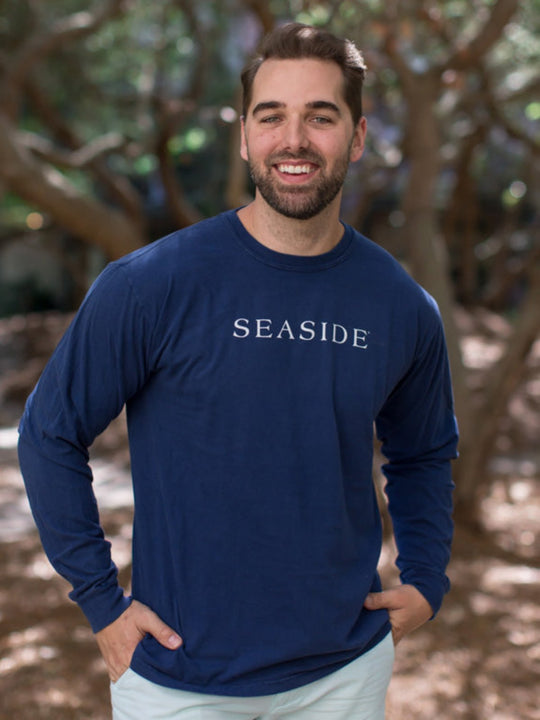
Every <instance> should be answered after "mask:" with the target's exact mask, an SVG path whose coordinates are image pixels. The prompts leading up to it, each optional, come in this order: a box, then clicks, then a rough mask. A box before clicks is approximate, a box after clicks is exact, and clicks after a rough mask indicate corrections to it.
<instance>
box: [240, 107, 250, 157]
mask: <svg viewBox="0 0 540 720" xmlns="http://www.w3.org/2000/svg"><path fill="white" fill-rule="evenodd" d="M240 156H241V158H242V160H246V161H247V159H248V152H247V142H246V118H245V117H244V116H243V115H241V116H240Z"/></svg>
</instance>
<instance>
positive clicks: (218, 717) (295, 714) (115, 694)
mask: <svg viewBox="0 0 540 720" xmlns="http://www.w3.org/2000/svg"><path fill="white" fill-rule="evenodd" d="M393 663H394V644H393V641H392V634H391V633H389V634H388V635H387V636H386V637H385V638H384V640H382V641H381V642H380V643H379V644H378V645H376V646H375V647H374V648H372V649H371V650H369V651H368V652H367V653H365V654H364V655H361V656H360V657H359V658H357V659H356V660H353V661H352V662H350V663H349V664H348V665H345V667H343V668H341V669H340V670H337V671H336V672H334V673H331V674H330V675H327V676H325V677H323V678H321V679H320V680H316V681H315V682H312V683H309V684H308V685H303V686H302V687H299V688H295V689H294V690H288V691H287V692H282V693H277V694H276V695H265V696H263V697H226V696H221V695H205V694H202V693H194V692H187V691H185V690H174V689H171V688H166V687H162V686H161V685H156V684H155V683H152V682H150V681H149V680H145V679H144V678H142V677H141V676H140V675H137V673H135V672H133V670H127V671H126V672H125V673H124V674H123V675H122V676H121V677H120V679H119V680H118V682H116V683H112V684H111V699H112V707H113V720H176V718H179V719H180V720H275V719H277V718H288V720H315V719H316V718H321V720H322V719H323V718H324V720H384V705H385V698H386V691H387V688H388V684H389V682H390V677H391V674H392V666H393Z"/></svg>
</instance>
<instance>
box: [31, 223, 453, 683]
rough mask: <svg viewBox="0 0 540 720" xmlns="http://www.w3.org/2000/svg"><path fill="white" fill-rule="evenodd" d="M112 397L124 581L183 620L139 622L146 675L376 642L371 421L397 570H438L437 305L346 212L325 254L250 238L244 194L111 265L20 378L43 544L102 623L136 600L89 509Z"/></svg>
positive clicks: (322, 668)
mask: <svg viewBox="0 0 540 720" xmlns="http://www.w3.org/2000/svg"><path fill="white" fill-rule="evenodd" d="M124 405H126V407H127V420H128V432H129V441H130V451H131V470H132V477H133V487H134V498H135V516H134V536H133V576H132V593H133V597H134V598H136V599H137V600H139V601H140V602H142V603H145V604H146V605H148V606H150V607H151V608H152V609H153V610H154V611H155V612H156V613H158V615H159V616H160V617H161V618H162V619H163V620H164V621H165V622H166V623H168V624H169V625H170V626H171V627H173V628H174V629H175V630H176V631H177V632H178V633H179V634H180V635H181V636H182V637H183V639H184V644H183V646H182V647H181V648H180V649H178V650H174V651H171V650H167V649H165V648H163V647H162V646H161V645H159V644H158V643H157V641H155V640H154V639H153V638H152V637H150V636H147V637H146V638H145V639H144V640H143V641H142V642H141V643H140V644H139V646H138V647H137V649H136V651H135V654H134V657H133V660H132V668H133V669H134V670H135V671H136V672H138V673H139V674H141V675H143V676H144V677H146V678H148V679H149V680H151V681H153V682H156V683H159V684H161V685H165V686H169V687H173V688H180V689H186V690H194V691H198V692H206V693H215V694H221V695H266V694H272V693H276V692H280V691H284V690H288V689H290V688H293V687H296V686H300V685H302V684H305V683H308V682H311V681H313V680H316V679H317V678H319V677H322V676H323V675H325V674H327V673H329V672H332V671H333V670H336V669H338V668H339V667H341V666H343V665H344V664H346V663H347V662H349V661H350V660H352V659H354V658H355V657H357V656H359V655H360V654H362V653H363V652H365V651H366V650H368V649H369V648H371V647H373V646H374V645H375V644H376V643H377V642H378V641H379V640H380V639H381V638H382V637H383V636H384V635H385V634H386V633H387V632H388V631H389V628H390V626H389V621H388V615H387V613H386V611H368V610H366V609H364V608H363V602H364V599H365V597H366V595H367V593H368V592H370V591H375V590H379V589H380V581H379V578H378V575H377V563H378V559H379V553H380V550H381V521H380V516H379V511H378V507H377V500H376V494H375V491H374V485H373V479H372V447H373V425H374V423H375V425H376V428H377V433H378V435H379V438H380V440H381V441H382V450H383V453H384V455H385V457H386V459H387V462H386V464H385V465H384V468H383V469H384V472H385V474H386V477H387V481H388V482H387V486H386V491H387V495H388V498H389V507H390V512H391V516H392V520H393V526H394V533H395V536H396V542H397V547H398V553H399V555H398V559H397V563H398V566H399V569H400V572H401V579H402V581H403V582H404V583H411V584H413V585H414V586H416V587H417V588H418V589H419V590H420V592H421V593H422V594H423V595H424V596H425V597H426V598H427V600H428V601H429V603H430V605H431V607H432V609H433V611H434V613H436V612H437V610H438V609H439V606H440V604H441V601H442V597H443V595H444V593H445V592H446V590H447V589H448V580H447V578H446V575H445V569H446V565H447V562H448V559H449V549H450V542H451V536H452V521H451V491H452V481H451V474H450V460H451V459H452V458H453V457H455V454H456V440H457V435H456V425H455V420H454V415H453V409H452V394H451V387H450V379H449V371H448V363H447V356H446V349H445V343H444V336H443V330H442V326H441V321H440V317H439V314H438V311H437V308H436V305H435V303H434V301H433V300H432V299H431V298H430V297H429V296H428V295H427V294H426V293H425V291H423V290H422V289H421V288H420V287H419V286H418V285H417V284H416V283H415V282H414V281H413V280H412V279H411V278H410V277H409V276H408V275H407V273H406V272H405V271H404V270H403V269H402V268H401V267H400V265H399V264H398V263H397V262H396V261H395V260H394V259H393V258H391V256H389V255H388V253H386V252H385V251H384V250H382V249H381V248H379V247H377V246H376V245H374V244H373V243H372V242H370V241H369V240H367V239H366V238H364V237H363V236H361V235H360V234H358V233H357V232H356V231H354V230H353V229H352V228H351V227H348V226H347V227H346V228H345V232H344V235H343V238H342V239H341V241H340V242H339V244H338V245H337V246H336V247H335V248H334V249H332V250H331V251H330V252H328V253H325V254H323V255H318V256H310V257H306V256H295V255H287V254H281V253H277V252H274V251H272V250H270V249H268V248H266V247H265V246H263V245H261V244H259V243H258V242H257V241H256V240H255V239H254V238H253V237H252V236H251V235H249V233H247V231H246V230H245V228H244V227H243V225H242V224H241V222H240V220H239V219H238V216H237V214H236V212H228V213H224V214H222V215H220V216H218V217H216V218H213V219H210V220H206V221H203V222H201V223H199V224H197V225H194V226H192V227H190V228H187V229H184V230H182V231H179V232H176V233H173V234H172V235H169V236H167V237H166V238H163V239H162V240H159V241H157V242H155V243H153V244H152V245H150V246H147V247H145V248H143V249H141V250H139V251H137V252H135V253H132V254H131V255H128V256H126V257H125V258H123V259H121V260H119V261H117V262H114V263H112V264H110V265H109V266H108V267H107V268H106V269H105V270H104V272H103V273H102V274H101V275H100V277H99V278H98V279H97V281H96V282H95V283H94V285H93V287H92V288H91V290H90V292H89V293H88V295H87V297H86V299H85V301H84V303H83V304H82V306H81V308H80V310H79V312H78V314H77V315H76V317H75V319H74V321H73V323H72V325H71V326H70V328H69V330H68V331H67V333H66V335H65V336H64V338H63V339H62V341H61V342H60V344H59V346H58V348H57V350H56V351H55V353H54V355H53V357H52V358H51V360H50V362H49V363H48V365H47V367H46V369H45V371H44V373H43V375H42V377H41V379H40V381H39V383H38V385H37V387H36V389H35V390H34V392H33V394H32V395H31V397H30V399H29V401H28V403H27V407H26V410H25V413H24V416H23V418H22V421H21V425H20V442H19V456H20V462H21V468H22V471H23V475H24V478H25V483H26V486H27V492H28V496H29V499H30V503H31V507H32V511H33V513H34V516H35V520H36V523H37V525H38V527H39V530H40V533H41V537H42V541H43V545H44V547H45V550H46V552H47V554H48V556H49V558H50V559H51V562H52V563H53V565H54V566H55V567H56V569H57V570H58V571H59V572H60V573H61V574H62V575H64V576H65V577H66V578H67V579H68V580H69V581H70V583H71V584H72V586H73V591H72V593H71V597H72V598H73V600H75V601H76V602H77V603H79V605H80V607H81V608H82V610H83V611H84V612H85V614H86V615H87V617H88V619H89V621H90V623H91V625H92V628H93V629H94V631H99V630H100V629H102V628H103V627H105V626H106V625H108V624H109V623H111V622H112V621H114V620H115V619H116V618H117V617H118V616H119V615H120V614H121V613H122V612H123V610H125V608H126V607H127V605H128V604H129V602H130V599H129V598H126V597H125V596H124V593H123V591H122V589H121V588H120V587H119V585H118V580H117V571H116V567H115V565H114V563H113V561H112V560H111V556H110V547H109V544H108V543H107V541H106V540H105V538H104V537H103V532H102V530H101V527H100V522H99V516H98V509H97V503H96V499H95V496H94V493H93V489H92V473H91V469H90V466H89V464H88V457H89V455H88V448H89V446H90V445H91V444H92V442H93V440H94V438H95V437H96V436H97V435H98V434H99V433H100V432H102V431H103V430H104V429H105V428H106V426H107V425H108V424H109V422H110V421H111V420H112V419H113V418H114V417H115V416H117V415H118V413H119V412H120V411H121V410H122V408H123V407H124Z"/></svg>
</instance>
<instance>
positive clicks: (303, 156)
mask: <svg viewBox="0 0 540 720" xmlns="http://www.w3.org/2000/svg"><path fill="white" fill-rule="evenodd" d="M287 160H305V161H306V162H310V163H313V164H314V165H320V166H322V165H324V158H323V157H321V156H320V155H319V154H318V153H315V152H313V151H312V150H304V149H300V150H299V151H298V152H295V153H292V152H287V151H284V152H280V153H275V154H274V155H270V157H269V158H268V159H267V162H266V164H267V165H278V164H279V163H282V162H286V161H287Z"/></svg>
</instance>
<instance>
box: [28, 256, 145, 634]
mask: <svg viewBox="0 0 540 720" xmlns="http://www.w3.org/2000/svg"><path fill="white" fill-rule="evenodd" d="M150 327H151V321H150V319H149V318H148V317H147V315H146V313H145V312H144V309H143V308H141V307H140V305H139V304H138V303H137V300H136V298H135V297H134V294H133V292H132V290H131V285H130V284H129V282H128V280H127V278H126V276H125V273H124V271H123V268H122V267H120V268H119V267H117V266H114V265H113V266H109V268H107V269H106V270H105V271H104V272H103V273H102V275H101V276H100V278H99V279H98V280H97V281H96V283H95V284H94V286H93V287H92V289H91V291H90V292H89V294H88V295H87V297H86V299H85V301H84V303H83V305H82V306H81V309H80V310H79V312H78V313H77V316H76V317H75V319H74V321H73V323H72V324H71V326H70V328H69V330H68V331H67V333H66V334H65V335H64V337H63V338H62V340H61V342H60V344H59V346H58V347H57V349H56V351H55V353H54V355H53V357H52V358H51V360H50V361H49V363H48V365H47V367H46V368H45V370H44V372H43V374H42V376H41V378H40V380H39V382H38V384H37V386H36V388H35V390H34V392H33V393H32V395H31V396H30V398H29V400H28V402H27V405H26V409H25V412H24V415H23V417H22V419H21V423H20V428H19V430H20V439H19V459H20V465H21V470H22V473H23V477H24V481H25V484H26V489H27V493H28V498H29V501H30V506H31V508H32V512H33V514H34V518H35V521H36V524H37V526H38V529H39V532H40V535H41V539H42V543H43V546H44V549H45V552H46V554H47V556H48V557H49V560H50V561H51V563H52V565H53V566H54V567H55V569H56V570H57V572H59V573H60V574H61V575H62V576H63V577H65V578H66V579H67V580H68V581H69V582H70V583H71V585H72V586H73V590H72V592H71V593H70V597H71V598H72V599H73V600H74V601H76V602H77V603H78V604H79V605H80V607H81V608H82V610H83V612H84V613H85V614H86V616H87V618H88V620H89V622H90V624H91V626H92V629H93V630H94V632H98V631H100V630H102V629H103V628H104V627H106V626H107V625H110V624H111V623H112V622H114V621H115V620H116V619H117V618H118V617H119V616H120V615H121V614H122V613H123V612H124V611H125V610H126V609H127V607H128V606H129V604H130V601H131V600H130V598H126V597H125V596H124V593H123V591H122V589H121V588H120V587H119V585H118V579H117V569H116V567H115V565H114V563H113V562H112V559H111V554H110V544H109V543H108V542H107V541H106V540H105V538H104V535H103V531H102V528H101V525H100V520H99V514H98V509H97V503H96V499H95V496H94V492H93V487H92V485H93V484H92V472H91V469H90V467H89V464H88V459H89V454H88V448H89V447H90V445H91V444H92V442H93V441H94V439H95V437H96V436H97V435H98V434H99V433H100V432H102V431H103V430H104V429H105V428H106V427H107V425H108V424H109V423H110V421H111V420H112V419H113V418H114V417H116V416H117V415H118V414H119V412H120V411H121V409H122V407H123V406H124V403H125V402H126V400H127V399H128V398H129V397H131V396H132V395H133V394H134V393H136V392H137V390H138V389H139V388H140V387H142V385H144V383H145V381H146V378H147V377H148V373H149V371H150V370H149V363H148V344H149V343H148V340H149V336H150V334H151V333H150V330H149V328H150Z"/></svg>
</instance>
